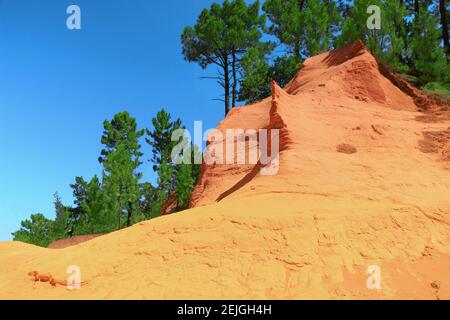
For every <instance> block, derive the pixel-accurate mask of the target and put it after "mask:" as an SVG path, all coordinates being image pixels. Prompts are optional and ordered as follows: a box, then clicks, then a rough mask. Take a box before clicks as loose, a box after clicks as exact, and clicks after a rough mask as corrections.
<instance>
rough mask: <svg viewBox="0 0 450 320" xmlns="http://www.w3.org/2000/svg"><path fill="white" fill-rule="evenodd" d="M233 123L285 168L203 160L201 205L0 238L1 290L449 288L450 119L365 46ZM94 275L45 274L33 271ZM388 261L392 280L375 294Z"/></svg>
mask: <svg viewBox="0 0 450 320" xmlns="http://www.w3.org/2000/svg"><path fill="white" fill-rule="evenodd" d="M273 90H274V92H273V96H272V97H269V98H267V99H265V100H262V101H260V102H258V103H256V104H253V105H249V106H246V107H242V108H236V109H234V110H232V112H230V114H229V115H228V116H227V117H226V119H225V120H223V122H222V123H221V124H220V125H219V126H218V129H219V130H225V129H228V128H243V129H252V128H253V129H259V128H277V129H280V130H281V131H280V140H281V141H280V142H281V150H282V151H281V153H280V159H279V161H280V169H279V172H278V174H277V175H274V176H263V175H261V174H260V173H259V169H260V166H259V167H258V165H256V166H255V165H203V167H202V175H201V179H200V182H199V184H198V186H197V187H196V189H195V191H194V193H193V195H192V199H191V206H192V208H191V209H189V210H187V211H184V212H181V213H177V214H173V215H168V216H164V217H161V218H157V219H154V220H151V221H147V222H143V223H139V224H137V225H135V226H133V227H131V228H128V229H126V230H122V231H119V232H115V233H111V234H108V235H104V236H101V237H97V238H95V239H93V240H90V241H88V242H84V243H81V244H77V245H75V246H71V247H67V248H63V249H44V248H38V247H34V246H31V245H26V244H23V243H17V242H6V243H0V265H1V266H2V272H1V273H0V286H1V289H0V298H1V299H450V116H449V112H448V110H445V109H444V108H445V107H444V106H443V105H442V104H440V102H439V99H437V98H433V97H428V96H426V95H425V94H423V93H421V92H420V91H419V90H417V89H415V88H414V87H412V86H411V85H410V84H408V83H407V82H405V81H404V80H402V79H401V77H399V76H397V75H396V74H394V73H392V72H391V71H389V70H388V69H387V68H386V67H384V66H381V65H379V64H378V63H377V61H376V60H375V58H374V57H373V56H372V55H371V54H370V52H369V51H368V50H367V49H366V48H365V47H364V45H363V44H362V43H361V42H356V43H354V44H352V45H350V46H348V47H345V48H343V49H340V50H337V51H333V52H328V53H324V54H321V55H318V56H315V57H312V58H310V59H308V60H307V61H306V62H305V64H304V66H303V68H302V69H301V71H300V72H299V73H298V75H297V76H296V77H295V78H294V79H293V80H292V81H291V82H290V83H289V84H288V85H287V86H286V87H285V88H284V89H281V88H279V87H278V86H276V85H274V86H273ZM70 265H77V266H79V267H80V269H81V273H82V280H83V283H87V284H86V285H83V286H82V288H81V289H80V290H73V291H69V290H67V289H66V288H65V287H64V286H51V285H49V284H48V283H45V282H40V281H36V282H35V281H33V279H31V278H30V276H29V275H28V274H29V272H31V271H36V272H40V273H42V274H47V275H51V277H52V278H54V279H66V278H67V274H66V270H67V267H68V266H70ZM369 266H378V267H379V271H380V276H381V279H380V280H381V288H380V289H375V290H369V288H368V286H367V279H368V277H369V275H368V274H367V270H368V267H369Z"/></svg>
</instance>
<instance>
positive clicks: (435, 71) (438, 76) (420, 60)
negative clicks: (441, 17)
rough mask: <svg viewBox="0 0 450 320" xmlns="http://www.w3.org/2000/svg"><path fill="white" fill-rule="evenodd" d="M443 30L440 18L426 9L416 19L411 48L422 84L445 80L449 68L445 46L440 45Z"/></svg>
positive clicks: (416, 71)
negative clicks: (440, 25)
mask: <svg viewBox="0 0 450 320" xmlns="http://www.w3.org/2000/svg"><path fill="white" fill-rule="evenodd" d="M440 37H441V31H440V30H439V28H438V20H437V19H436V18H434V17H433V16H432V15H431V14H430V13H429V12H428V10H426V9H423V10H421V11H420V13H419V15H418V16H417V17H416V18H415V19H414V23H413V35H412V40H411V48H412V51H413V65H414V69H415V73H416V75H417V76H418V77H419V80H420V83H421V84H426V83H428V82H440V81H445V80H446V78H447V76H448V75H447V74H446V71H447V70H448V65H447V61H446V59H445V54H444V50H443V48H442V47H441V46H440V45H439V40H440Z"/></svg>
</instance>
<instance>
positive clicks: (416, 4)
mask: <svg viewBox="0 0 450 320" xmlns="http://www.w3.org/2000/svg"><path fill="white" fill-rule="evenodd" d="M414 12H415V13H416V17H418V16H419V12H420V5H419V0H414Z"/></svg>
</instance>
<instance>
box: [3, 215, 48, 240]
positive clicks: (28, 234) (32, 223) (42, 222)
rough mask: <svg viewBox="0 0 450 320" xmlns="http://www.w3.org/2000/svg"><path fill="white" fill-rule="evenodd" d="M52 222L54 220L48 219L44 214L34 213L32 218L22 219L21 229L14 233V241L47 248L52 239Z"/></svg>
mask: <svg viewBox="0 0 450 320" xmlns="http://www.w3.org/2000/svg"><path fill="white" fill-rule="evenodd" d="M52 224H53V221H52V220H50V219H47V218H46V217H45V216H44V215H43V214H41V213H37V214H32V215H31V217H30V220H24V221H22V222H21V228H20V230H18V231H16V232H14V233H13V234H12V235H13V237H14V241H21V242H25V243H30V244H34V245H37V246H41V247H44V248H46V247H48V245H49V244H50V243H51V241H52V239H51V237H50V230H51V228H52Z"/></svg>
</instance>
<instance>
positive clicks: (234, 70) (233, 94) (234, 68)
mask: <svg viewBox="0 0 450 320" xmlns="http://www.w3.org/2000/svg"><path fill="white" fill-rule="evenodd" d="M232 69H233V92H232V103H231V108H234V107H236V89H237V74H236V49H235V48H233V62H232Z"/></svg>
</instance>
